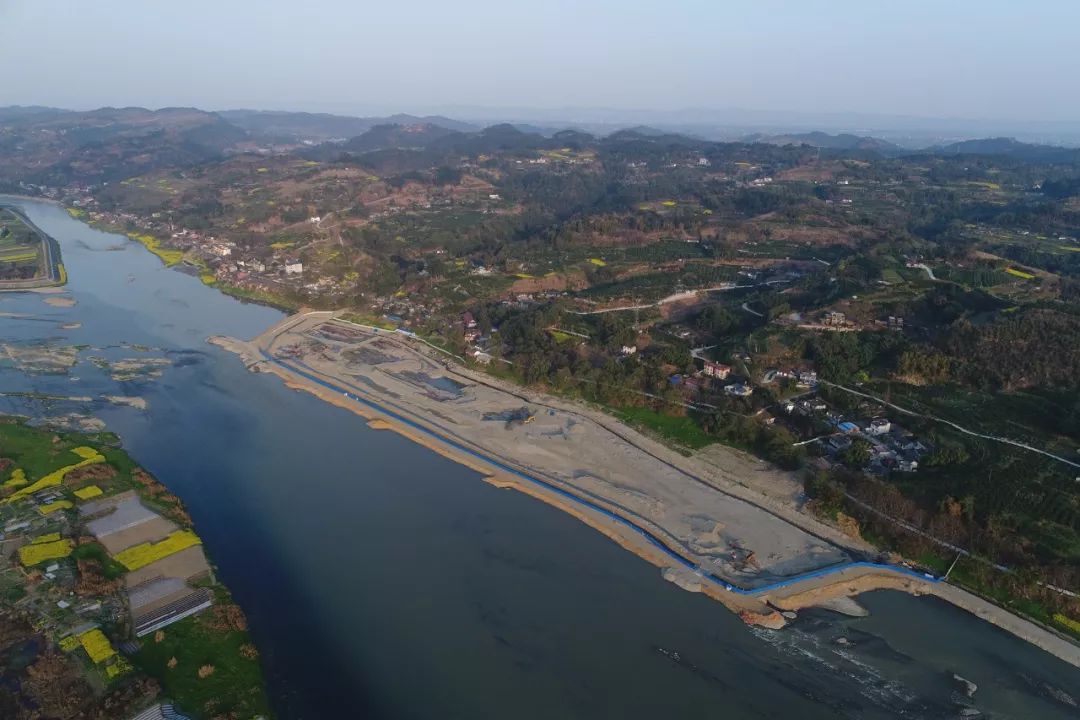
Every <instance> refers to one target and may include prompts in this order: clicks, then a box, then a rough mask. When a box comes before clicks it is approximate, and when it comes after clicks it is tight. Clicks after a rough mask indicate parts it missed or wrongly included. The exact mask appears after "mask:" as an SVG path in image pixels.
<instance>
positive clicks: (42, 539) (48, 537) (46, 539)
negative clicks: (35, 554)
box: [30, 532, 60, 545]
mask: <svg viewBox="0 0 1080 720" xmlns="http://www.w3.org/2000/svg"><path fill="white" fill-rule="evenodd" d="M59 539H60V533H58V532H54V533H45V534H44V535H38V536H37V537H36V538H34V539H33V540H31V541H30V544H31V545H40V544H42V543H50V542H56V541H57V540H59Z"/></svg>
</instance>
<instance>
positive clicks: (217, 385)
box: [0, 200, 1080, 720]
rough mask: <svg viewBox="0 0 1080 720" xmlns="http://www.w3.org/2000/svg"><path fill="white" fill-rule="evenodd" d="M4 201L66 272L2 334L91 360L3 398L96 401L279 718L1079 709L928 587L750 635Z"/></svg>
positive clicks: (256, 317)
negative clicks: (183, 540) (165, 501)
mask: <svg viewBox="0 0 1080 720" xmlns="http://www.w3.org/2000/svg"><path fill="white" fill-rule="evenodd" d="M11 202H14V203H15V204H17V205H20V206H21V207H22V209H23V210H24V211H25V212H26V213H27V215H28V216H29V217H30V218H31V219H32V220H33V221H34V222H35V223H36V224H37V225H38V226H40V227H41V228H42V229H43V230H45V231H46V232H48V233H50V234H52V235H53V236H54V237H55V238H56V239H57V240H58V241H59V243H60V246H61V248H62V251H63V261H64V264H65V266H66V267H67V271H68V276H69V278H70V284H69V285H68V287H67V292H66V294H65V295H63V296H59V295H57V296H50V295H47V294H35V293H0V344H4V345H11V346H14V347H15V348H25V347H27V346H33V345H52V346H79V349H80V352H79V355H78V361H77V362H76V364H75V365H74V366H72V367H71V368H70V369H68V370H67V371H66V372H62V373H52V374H46V373H40V372H27V371H26V370H27V368H25V367H23V368H22V369H20V368H19V367H17V365H18V363H15V362H13V361H10V360H0V391H2V392H3V393H4V394H3V395H2V396H0V411H3V412H13V413H23V414H29V415H33V416H35V417H42V416H46V415H50V416H56V415H62V414H65V413H70V412H83V413H90V414H92V415H94V416H96V417H98V418H100V419H102V420H104V421H105V422H106V423H107V425H108V428H109V429H110V430H113V431H114V432H117V433H118V434H119V435H120V436H121V437H122V438H123V441H124V445H125V447H126V448H127V449H128V450H129V451H130V452H131V453H132V454H133V455H134V456H135V458H136V459H137V460H138V461H139V462H141V463H142V464H143V465H144V466H145V467H146V468H147V469H149V470H150V471H151V472H153V473H154V474H155V475H157V476H158V477H159V478H160V479H161V480H162V481H163V482H164V483H165V484H166V485H168V486H169V487H170V488H171V489H172V490H173V491H174V492H176V493H177V494H178V495H180V496H181V497H182V498H183V499H184V501H185V502H186V503H187V505H188V507H189V509H190V511H191V515H192V516H193V518H194V520H195V523H196V529H197V531H198V532H199V534H200V535H201V536H202V537H203V539H204V541H205V544H206V548H207V550H208V553H209V555H210V557H211V559H212V560H213V562H214V563H215V564H216V565H217V567H218V571H219V572H218V574H219V576H220V578H221V579H222V580H223V581H224V582H225V583H226V584H227V585H228V586H229V587H230V588H231V589H232V591H233V593H234V595H235V597H236V599H237V600H238V602H239V603H240V604H241V605H242V606H243V607H244V609H245V610H246V611H247V614H248V618H249V622H250V625H251V629H252V632H253V634H254V637H255V640H256V642H257V643H258V645H259V648H260V649H261V651H262V660H263V663H264V667H265V669H266V673H267V678H268V682H269V685H270V693H271V696H272V698H273V701H274V704H275V706H276V707H277V709H278V711H279V713H280V715H281V717H283V718H305V719H310V720H315V719H319V720H321V719H323V718H470V719H475V718H658V717H662V718H695V719H698V718H704V717H717V718H725V719H731V720H735V719H738V718H798V719H799V720H811V719H812V718H890V717H905V718H953V717H958V716H959V712H960V709H961V708H962V707H965V706H966V707H973V708H976V709H977V710H979V711H980V712H981V713H983V716H984V717H994V718H1025V719H1026V718H1039V719H1042V718H1080V708H1078V706H1077V704H1076V703H1077V702H1080V672H1078V671H1077V670H1075V669H1074V668H1072V667H1070V666H1068V665H1066V664H1065V663H1062V662H1060V661H1058V660H1056V659H1055V658H1053V657H1051V656H1050V655H1048V654H1046V653H1044V652H1042V651H1040V650H1037V649H1035V648H1033V647H1031V646H1029V645H1027V644H1026V643H1024V642H1022V641H1019V640H1017V639H1015V638H1013V637H1012V636H1010V635H1007V634H1005V633H1003V632H1001V631H999V630H997V629H996V628H994V627H992V626H990V625H988V624H986V623H984V622H982V621H980V620H977V619H976V618H974V617H973V616H971V615H968V614H967V613H965V612H963V611H960V610H957V609H955V608H953V607H952V606H949V605H947V604H945V603H943V602H941V601H939V600H936V599H933V598H921V599H916V598H911V597H908V596H906V595H902V594H899V593H892V592H880V593H873V594H870V595H866V596H863V598H862V601H863V603H864V605H865V606H866V607H868V608H869V609H870V611H871V615H870V616H869V617H866V618H860V619H851V618H844V617H840V616H838V615H834V614H832V613H828V612H825V611H820V612H817V611H810V612H804V613H802V615H801V617H800V619H799V620H798V621H797V622H796V623H795V624H794V626H792V627H790V628H788V629H785V630H782V631H777V632H773V631H766V630H760V629H750V628H748V627H746V626H745V625H743V623H742V622H741V621H740V620H739V619H738V618H736V617H735V616H734V615H732V614H731V613H729V612H728V611H726V610H725V609H724V608H723V607H722V606H720V605H719V604H717V603H715V602H713V601H711V600H708V599H707V598H704V597H702V596H700V595H694V594H691V593H688V592H685V591H683V590H680V589H678V588H677V587H675V586H674V585H672V584H669V583H667V582H665V581H664V580H663V579H662V578H661V576H660V573H659V571H658V570H657V569H656V568H654V567H653V566H651V565H649V564H647V563H646V562H644V561H643V560H641V559H639V558H637V557H636V556H634V555H632V554H630V553H627V552H625V551H623V550H622V549H620V548H619V547H617V546H616V545H614V544H613V543H612V542H610V541H609V540H607V539H606V538H604V537H603V536H601V535H600V534H598V533H596V532H594V531H593V530H591V529H589V528H588V527H586V526H584V525H582V524H580V523H579V522H578V521H576V520H574V519H573V518H571V517H569V516H568V515H565V514H563V513H561V512H560V511H558V510H555V509H553V508H550V507H548V506H546V505H544V504H542V503H540V502H538V501H536V500H533V499H531V498H529V497H526V496H525V495H522V494H519V493H515V492H513V491H510V490H498V489H496V488H494V487H492V486H490V485H488V484H486V483H484V482H482V481H481V480H480V478H479V476H477V474H476V473H474V472H472V471H470V470H468V469H466V468H464V467H461V466H459V465H457V464H455V463H453V462H451V461H449V460H447V459H445V458H443V457H441V456H439V455H437V454H436V453H434V452H431V451H429V450H427V449H425V448H422V447H419V446H417V445H414V444H412V443H410V442H409V441H407V440H405V439H404V438H402V437H400V436H398V435H396V434H394V433H392V432H387V431H378V430H371V429H369V428H368V427H367V426H366V424H365V422H364V421H363V420H362V419H361V418H359V417H357V416H355V415H352V414H350V413H348V412H346V411H344V410H341V409H338V408H335V407H332V406H329V405H327V404H325V403H322V402H320V401H318V400H316V399H315V398H313V397H311V396H309V395H307V394H305V393H299V392H294V391H291V390H288V389H287V388H285V387H284V385H283V384H282V383H281V382H280V380H278V379H277V378H275V377H272V376H267V375H258V374H252V373H249V372H247V371H246V370H245V369H244V367H243V365H242V364H241V362H240V361H239V359H238V358H236V357H234V356H232V355H229V354H227V353H225V352H224V351H221V350H219V349H217V348H215V347H212V346H210V345H207V344H206V342H205V340H206V338H207V337H208V336H210V335H215V334H228V335H233V336H237V337H244V338H247V337H252V336H254V335H256V334H258V333H259V332H261V331H262V330H264V329H265V328H266V327H267V326H269V325H270V324H271V323H273V322H275V321H277V320H278V319H279V318H280V317H281V315H280V313H278V312H276V311H274V310H271V309H267V308H265V307H260V306H257V305H250V304H244V303H241V302H239V301H237V300H234V299H232V298H229V297H227V296H225V295H223V294H221V293H219V292H218V291H216V290H214V289H212V288H208V287H205V286H204V285H202V284H201V283H200V282H199V280H198V278H195V277H190V276H187V275H184V274H182V273H180V272H176V271H173V270H168V269H165V268H164V267H162V265H161V264H160V262H159V261H158V260H157V258H155V257H154V256H153V255H151V254H150V253H149V252H147V251H146V250H145V249H143V248H142V247H141V246H140V245H138V244H136V243H133V242H130V241H128V240H127V239H126V238H124V237H122V236H117V235H112V234H108V233H103V232H99V231H97V230H94V229H92V228H90V227H88V226H86V225H85V224H83V223H81V222H79V221H77V220H75V219H73V218H71V217H70V216H69V215H68V214H67V213H66V212H65V211H64V210H63V209H62V208H60V207H56V206H53V205H49V204H45V203H40V202H34V201H28V200H11ZM49 297H70V298H71V299H73V300H74V301H76V304H75V305H74V306H71V307H58V306H55V305H52V304H46V302H45V300H46V299H47V298H49ZM73 323H81V327H78V328H72V327H69V328H68V329H64V328H63V327H61V326H62V325H64V324H73ZM6 357H10V356H9V354H8V353H7V352H6V351H5V352H4V353H0V358H6ZM146 357H159V358H167V359H168V360H169V361H170V362H169V363H168V365H167V366H165V367H164V368H163V372H162V374H161V376H160V377H158V378H151V377H147V378H144V379H135V380H131V379H124V378H123V377H120V378H117V377H114V375H113V374H112V373H111V372H110V370H109V368H108V366H107V365H106V363H105V362H102V360H105V361H116V360H123V359H127V358H146ZM93 358H99V359H102V360H97V361H95V360H94V359H93ZM31 370H32V368H31ZM20 393H38V394H47V395H53V396H77V397H83V398H91V399H90V400H77V401H63V400H45V399H41V398H40V397H34V396H30V397H28V396H26V395H21V394H20ZM102 395H128V396H130V395H139V396H142V397H143V398H145V399H146V401H147V403H148V407H147V409H145V410H140V409H136V408H131V407H123V406H117V405H113V404H108V403H105V402H102V401H100V400H99V399H98V398H100V396H102ZM839 638H844V639H845V640H846V642H837V640H838V639H839ZM954 673H956V674H959V675H961V676H963V677H965V678H967V679H969V680H970V681H972V682H974V683H975V684H977V685H978V691H977V692H976V693H975V694H974V697H973V698H968V697H967V695H966V694H965V693H963V692H962V691H961V688H960V686H959V684H958V683H957V682H956V681H955V680H954V679H953V674H954Z"/></svg>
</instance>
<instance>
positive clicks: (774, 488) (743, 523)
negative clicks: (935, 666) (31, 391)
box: [212, 313, 1080, 666]
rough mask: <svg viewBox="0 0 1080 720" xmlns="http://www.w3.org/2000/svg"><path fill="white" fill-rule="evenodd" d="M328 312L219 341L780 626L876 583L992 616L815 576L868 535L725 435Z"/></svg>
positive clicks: (951, 594)
mask: <svg viewBox="0 0 1080 720" xmlns="http://www.w3.org/2000/svg"><path fill="white" fill-rule="evenodd" d="M331 317H332V316H331V314H330V313H310V314H306V315H299V316H293V317H291V318H288V319H286V320H284V321H282V322H281V323H279V324H278V325H277V326H275V327H274V328H271V329H270V330H268V331H267V332H266V333H264V334H263V335H261V336H260V337H258V338H256V339H254V340H252V341H250V342H243V341H238V340H234V339H231V338H214V339H212V342H213V343H214V344H217V345H220V346H222V347H225V348H226V349H229V350H231V351H233V352H236V353H237V354H239V355H241V357H243V359H244V361H245V363H246V364H247V365H248V367H249V368H251V369H253V370H257V371H263V372H272V373H274V374H276V375H278V376H279V377H281V378H282V379H283V380H284V381H285V382H286V383H287V384H288V385H289V386H290V387H293V388H296V389H303V390H305V391H307V392H310V393H312V394H315V395H316V396H318V397H320V398H322V399H324V400H326V401H327V402H331V403H333V404H335V405H338V406H340V407H343V408H346V409H349V410H350V411H352V412H355V413H357V414H359V415H361V416H363V417H365V418H367V419H368V421H369V424H370V425H371V427H373V428H375V429H389V430H392V431H394V432H398V433H400V434H402V435H404V436H406V437H408V438H409V439H410V440H412V441H414V442H417V443H419V444H422V445H424V446H425V447H428V448H430V449H432V450H434V451H436V452H438V453H440V454H442V455H444V456H446V457H448V458H450V459H453V460H454V461H455V462H459V463H461V464H464V465H466V466H468V467H470V468H472V469H474V470H476V471H477V472H478V473H480V474H481V475H482V476H483V477H484V478H485V479H486V480H487V481H488V482H490V483H492V484H494V485H496V486H498V487H507V488H513V489H515V490H517V491H520V492H524V493H526V494H528V495H530V496H532V497H535V498H537V499H540V500H542V501H544V502H546V503H548V504H550V505H552V506H554V507H557V508H559V509H560V510H562V511H564V512H567V513H569V514H571V515H572V516H574V517H576V518H577V519H579V520H580V521H582V522H585V523H586V524H588V525H590V526H591V527H593V528H595V529H597V530H598V531H599V532H602V533H603V534H604V535H606V536H607V537H609V538H610V539H612V540H613V541H615V542H617V543H618V544H619V545H620V546H622V547H624V548H626V549H627V550H630V551H631V552H634V553H635V554H636V555H638V556H640V557H642V558H644V559H646V560H648V561H649V562H651V563H652V564H654V565H656V566H657V567H660V568H662V569H663V571H664V577H665V578H667V579H668V580H670V581H672V582H674V583H676V584H678V585H679V586H680V587H683V588H684V589H687V590H690V591H696V592H703V593H705V594H707V595H708V596H710V597H712V598H714V599H716V600H718V601H719V602H721V603H723V604H724V605H725V606H726V607H728V608H729V609H731V610H732V611H734V612H737V613H739V614H740V616H742V617H743V618H744V620H747V621H748V622H753V623H755V624H762V625H765V626H768V627H782V626H783V624H784V623H785V620H784V618H783V617H782V616H781V614H780V613H779V612H777V610H785V611H790V610H798V609H801V608H805V607H809V606H828V605H829V603H830V602H833V601H835V600H836V599H837V598H842V597H849V596H852V595H857V594H859V593H861V592H866V591H870V590H876V589H883V588H884V589H895V590H900V591H904V592H908V593H912V594H916V595H918V594H927V593H931V592H932V593H934V594H937V595H939V596H941V597H943V598H945V599H947V600H948V601H949V602H952V603H954V604H956V605H958V606H960V607H963V608H965V609H967V610H969V611H971V612H974V613H976V614H979V615H980V616H982V615H983V613H982V612H981V611H980V610H979V609H977V608H976V605H978V602H982V601H979V599H978V598H975V597H974V596H971V595H970V594H969V593H966V592H964V591H962V590H959V589H958V588H952V587H951V586H944V584H943V583H931V582H928V581H921V580H920V579H918V578H915V577H913V576H912V575H911V574H905V572H904V571H902V570H896V569H891V568H887V567H881V566H876V567H867V566H860V567H857V568H856V567H851V568H848V569H845V570H843V571H841V572H835V573H833V572H828V571H827V574H825V575H814V574H813V573H814V572H815V571H821V570H823V569H828V568H836V567H838V566H840V565H843V564H845V563H847V562H848V561H850V560H851V559H859V558H858V551H862V550H869V549H870V548H869V546H867V545H866V544H865V543H863V542H861V541H858V540H855V539H852V538H850V537H847V536H845V535H843V534H842V533H840V532H839V531H837V530H836V529H835V528H830V527H828V526H826V525H824V524H822V523H820V522H818V521H816V520H815V519H813V518H811V517H809V516H807V515H804V514H802V513H801V512H799V510H798V508H797V506H796V504H795V502H796V501H795V498H796V496H797V495H798V489H797V486H796V484H795V483H794V481H793V480H792V479H791V477H790V476H787V475H785V474H784V473H778V472H775V471H772V470H770V469H768V468H767V467H765V466H764V465H762V464H761V463H759V462H758V461H756V460H755V459H753V458H749V457H748V456H745V455H743V454H741V453H736V452H733V451H730V452H726V449H724V448H717V449H710V451H709V452H707V453H698V454H696V455H695V456H693V457H690V458H686V457H684V456H682V455H680V454H678V453H676V452H674V451H672V450H670V449H669V448H666V447H664V446H662V445H661V444H660V443H657V442H655V441H654V440H652V439H650V438H647V437H645V436H643V435H641V434H640V433H637V432H636V431H634V430H632V429H631V428H628V427H625V426H623V425H621V424H620V423H618V422H617V421H615V420H614V419H612V418H610V417H608V416H606V415H603V414H602V413H600V412H599V411H594V410H592V409H589V408H584V407H581V406H578V405H576V404H571V403H566V402H564V401H560V400H558V399H553V398H549V397H544V396H534V395H533V394H531V393H528V392H526V391H524V390H522V389H521V388H517V387H505V386H502V385H501V384H500V383H498V382H495V381H493V380H492V379H491V378H489V377H487V376H484V375H481V374H479V373H474V372H472V371H469V370H467V369H465V368H461V367H459V366H456V365H447V364H446V363H445V361H443V360H441V359H438V358H436V359H433V358H432V357H431V353H429V352H428V350H427V349H426V348H423V349H421V348H420V347H419V344H418V343H417V344H416V345H414V344H413V343H412V342H410V341H409V340H407V339H405V338H402V337H401V336H400V335H397V334H394V333H387V332H385V331H381V332H380V331H374V330H370V329H368V330H364V329H361V328H359V327H358V326H352V325H350V324H347V323H343V322H339V321H333V322H332V323H330V324H327V323H328V321H330V319H331ZM523 404H524V405H526V406H527V407H529V409H530V410H531V411H532V412H533V413H535V414H534V416H533V420H532V421H531V422H529V423H527V424H524V423H507V422H504V421H502V420H495V421H493V420H484V416H485V413H497V412H507V411H511V410H516V409H519V408H520V407H522V405H523ZM778 583H779V584H780V585H781V586H782V587H780V586H778ZM938 586H944V587H948V588H949V590H948V591H944V592H936V591H937V588H938ZM740 588H741V590H740ZM755 588H760V589H758V590H756V589H755ZM972 599H973V600H974V601H978V602H970V600H972ZM990 608H992V609H991V610H989V611H987V612H989V613H991V614H993V615H1005V616H1008V617H1009V618H1012V620H1009V621H1005V622H1001V623H995V624H998V625H999V626H1001V627H1003V628H1005V629H1008V630H1009V631H1010V632H1014V633H1015V634H1017V635H1019V636H1020V637H1023V638H1024V639H1026V640H1029V641H1031V642H1033V643H1034V644H1036V645H1038V646H1039V647H1043V648H1044V649H1046V650H1048V651H1050V652H1052V653H1053V654H1054V655H1057V656H1058V657H1060V658H1062V659H1064V660H1066V661H1067V662H1070V663H1072V664H1074V665H1077V666H1080V652H1078V651H1077V648H1076V646H1075V645H1072V644H1071V643H1068V642H1066V641H1064V640H1062V639H1061V638H1058V637H1056V636H1053V635H1052V634H1050V633H1047V632H1046V631H1045V630H1043V629H1042V628H1040V627H1038V626H1037V625H1034V624H1033V623H1027V621H1024V620H1022V619H1020V618H1015V617H1014V616H1012V615H1011V614H1009V613H1007V612H1006V611H1004V610H1002V609H1000V608H996V607H995V606H992V605H991V606H990ZM1013 621H1017V622H1018V623H1019V624H1017V622H1013Z"/></svg>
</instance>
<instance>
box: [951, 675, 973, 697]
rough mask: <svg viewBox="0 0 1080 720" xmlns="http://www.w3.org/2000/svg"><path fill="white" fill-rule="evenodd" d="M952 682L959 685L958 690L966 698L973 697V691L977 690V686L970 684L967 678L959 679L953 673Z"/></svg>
mask: <svg viewBox="0 0 1080 720" xmlns="http://www.w3.org/2000/svg"><path fill="white" fill-rule="evenodd" d="M953 680H955V681H956V682H957V683H958V684H959V685H960V689H961V690H963V691H964V694H965V695H967V696H968V697H975V691H976V690H978V689H979V686H978V685H976V684H975V683H973V682H971V681H970V680H968V679H967V678H964V677H960V676H959V675H957V674H956V673H953Z"/></svg>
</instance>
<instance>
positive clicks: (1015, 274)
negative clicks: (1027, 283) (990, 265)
mask: <svg viewBox="0 0 1080 720" xmlns="http://www.w3.org/2000/svg"><path fill="white" fill-rule="evenodd" d="M1005 272H1007V273H1009V274H1010V275H1012V276H1013V277H1018V278H1022V279H1024V280H1032V279H1034V277H1035V276H1034V275H1032V274H1031V273H1029V272H1024V271H1023V270H1017V269H1016V268H1011V267H1010V268H1005Z"/></svg>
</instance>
